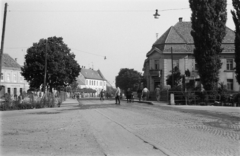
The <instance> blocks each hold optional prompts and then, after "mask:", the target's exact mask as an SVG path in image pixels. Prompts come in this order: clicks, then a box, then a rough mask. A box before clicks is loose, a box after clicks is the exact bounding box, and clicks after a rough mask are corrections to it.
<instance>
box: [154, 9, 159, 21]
mask: <svg viewBox="0 0 240 156" xmlns="http://www.w3.org/2000/svg"><path fill="white" fill-rule="evenodd" d="M153 16H154V18H156V19H158V17H159V16H160V15H159V14H158V9H156V12H155V14H153Z"/></svg>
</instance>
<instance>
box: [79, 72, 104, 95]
mask: <svg viewBox="0 0 240 156" xmlns="http://www.w3.org/2000/svg"><path fill="white" fill-rule="evenodd" d="M77 82H78V84H79V88H81V89H82V88H91V89H94V90H96V93H95V94H96V95H99V93H100V91H101V90H102V89H103V90H104V91H106V89H107V80H106V79H105V78H104V76H103V75H102V73H101V71H100V70H97V71H96V70H93V69H86V68H82V69H81V72H80V74H79V76H78V78H77Z"/></svg>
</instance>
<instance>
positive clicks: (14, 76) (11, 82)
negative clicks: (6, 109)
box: [1, 54, 29, 95]
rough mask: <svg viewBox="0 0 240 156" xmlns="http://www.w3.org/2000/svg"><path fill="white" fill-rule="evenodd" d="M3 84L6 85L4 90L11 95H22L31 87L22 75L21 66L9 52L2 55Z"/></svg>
mask: <svg viewBox="0 0 240 156" xmlns="http://www.w3.org/2000/svg"><path fill="white" fill-rule="evenodd" d="M1 86H4V87H3V91H2V92H3V93H9V94H10V95H20V94H21V93H22V92H24V91H25V92H27V90H28V89H29V84H28V83H27V82H26V81H25V80H24V77H23V76H22V75H21V66H20V65H19V64H18V63H17V62H16V60H14V59H13V58H12V57H10V56H9V55H8V54H3V56H2V73H1ZM2 92H1V93H2Z"/></svg>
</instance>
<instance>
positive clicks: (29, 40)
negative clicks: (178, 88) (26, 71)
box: [0, 0, 235, 83]
mask: <svg viewBox="0 0 240 156" xmlns="http://www.w3.org/2000/svg"><path fill="white" fill-rule="evenodd" d="M1 2H2V3H1V17H0V19H1V22H0V24H1V30H0V32H1V35H2V21H3V12H4V4H5V3H8V9H7V10H8V12H7V22H6V31H5V41H4V42H5V44H4V53H8V54H9V55H10V56H12V57H13V58H17V60H18V63H19V64H20V65H23V63H24V55H25V54H26V50H27V48H29V47H31V46H32V44H33V43H36V42H38V41H39V40H40V39H42V38H45V39H46V38H47V37H51V36H57V37H63V41H64V42H65V43H66V44H67V45H68V47H69V48H70V49H71V50H72V52H73V53H74V54H75V55H76V58H75V59H76V60H77V62H78V63H79V64H80V66H86V68H92V67H93V68H94V69H95V70H97V69H100V70H101V71H102V73H103V75H104V76H105V77H106V79H108V80H109V82H110V83H112V82H114V81H115V77H116V76H117V75H118V72H119V71H120V69H121V68H131V69H134V70H137V71H139V72H143V71H142V68H143V63H144V60H145V59H146V53H147V52H148V51H149V50H150V49H151V47H152V44H153V43H154V42H155V40H156V33H158V34H159V35H158V36H159V37H160V36H161V35H162V34H163V33H164V32H165V31H166V30H167V29H168V28H169V27H170V26H173V25H175V24H176V23H177V22H178V18H179V17H182V18H183V21H190V17H191V10H190V9H189V2H188V0H1ZM227 8H228V21H227V26H228V27H229V28H231V29H232V30H235V27H234V24H233V20H232V17H231V13H230V10H231V9H233V7H232V1H231V0H228V6H227ZM156 9H158V10H159V14H160V15H161V16H160V17H159V19H154V17H153V14H154V13H155V10H156ZM104 56H106V58H107V59H106V60H104Z"/></svg>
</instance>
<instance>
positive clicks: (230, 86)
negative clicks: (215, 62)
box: [227, 79, 233, 90]
mask: <svg viewBox="0 0 240 156" xmlns="http://www.w3.org/2000/svg"><path fill="white" fill-rule="evenodd" d="M227 89H228V90H233V79H227Z"/></svg>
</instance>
